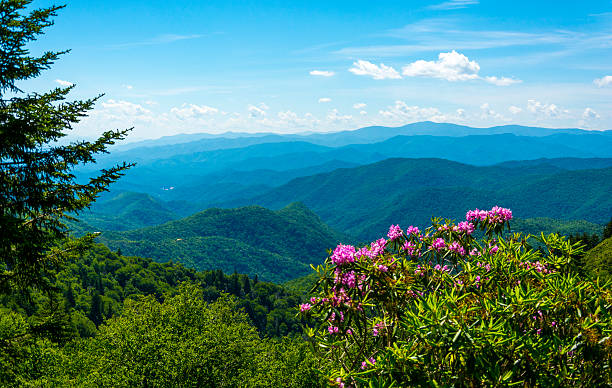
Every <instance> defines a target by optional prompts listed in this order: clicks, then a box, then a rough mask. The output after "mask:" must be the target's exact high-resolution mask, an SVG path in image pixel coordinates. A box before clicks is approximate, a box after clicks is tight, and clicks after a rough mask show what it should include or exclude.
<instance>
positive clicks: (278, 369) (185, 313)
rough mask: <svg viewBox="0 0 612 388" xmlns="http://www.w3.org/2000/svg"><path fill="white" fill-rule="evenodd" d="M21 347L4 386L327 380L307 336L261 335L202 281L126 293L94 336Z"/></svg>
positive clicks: (230, 300) (287, 383)
mask: <svg viewBox="0 0 612 388" xmlns="http://www.w3.org/2000/svg"><path fill="white" fill-rule="evenodd" d="M20 351H21V353H22V358H21V362H20V363H16V364H13V365H10V367H11V369H10V370H7V369H3V373H1V374H0V376H1V377H4V378H3V379H2V380H0V381H1V382H2V384H3V386H20V385H31V386H61V387H71V386H97V387H117V386H122V387H133V386H157V387H174V386H181V387H201V386H207V387H213V386H214V387H238V386H249V387H269V386H286V387H309V386H320V385H321V382H320V381H319V375H318V372H317V366H318V365H317V364H316V363H315V362H316V361H315V359H314V358H313V356H312V353H311V352H310V351H309V349H308V347H307V346H306V344H305V343H304V342H302V341H301V340H298V339H284V340H272V339H265V338H263V339H262V338H260V336H259V335H258V333H257V330H256V329H255V327H253V326H252V325H251V324H250V322H249V319H248V316H247V315H246V314H245V313H243V312H240V311H239V310H238V306H237V302H236V300H235V299H233V298H230V297H228V296H223V295H222V296H221V297H220V298H219V299H218V300H216V301H215V302H207V301H206V300H205V297H204V295H203V293H202V290H201V288H199V287H197V286H194V285H187V284H186V285H184V286H182V287H181V288H180V290H179V292H178V293H177V294H176V295H175V296H172V297H168V298H167V299H166V300H165V301H164V302H163V303H160V302H159V301H157V299H156V298H154V297H153V296H145V297H139V298H136V299H134V300H131V299H130V300H127V301H126V303H125V307H124V309H123V312H122V313H121V314H120V315H119V316H116V317H114V318H112V319H110V320H108V321H106V322H105V323H104V324H103V325H102V326H101V327H100V331H99V333H98V334H97V335H96V336H95V337H93V338H83V339H75V340H73V341H70V342H68V343H67V344H66V345H64V346H58V345H57V344H54V343H53V342H52V341H49V340H48V339H40V340H37V341H34V342H32V343H31V344H29V346H27V347H22V348H21V349H20ZM3 366H7V365H6V364H5V365H3ZM7 371H11V372H14V373H13V375H12V376H7V375H6V374H7ZM7 377H11V378H7Z"/></svg>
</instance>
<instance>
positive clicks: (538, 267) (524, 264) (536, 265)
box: [519, 260, 554, 273]
mask: <svg viewBox="0 0 612 388" xmlns="http://www.w3.org/2000/svg"><path fill="white" fill-rule="evenodd" d="M519 267H521V268H526V269H534V270H536V271H537V272H540V273H553V272H554V271H553V270H550V269H548V268H547V267H546V263H540V261H539V260H538V261H536V262H535V263H532V262H531V261H525V262H522V263H520V264H519Z"/></svg>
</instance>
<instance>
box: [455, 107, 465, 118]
mask: <svg viewBox="0 0 612 388" xmlns="http://www.w3.org/2000/svg"><path fill="white" fill-rule="evenodd" d="M456 112H457V117H460V118H464V117H465V109H461V108H459V109H457V111H456Z"/></svg>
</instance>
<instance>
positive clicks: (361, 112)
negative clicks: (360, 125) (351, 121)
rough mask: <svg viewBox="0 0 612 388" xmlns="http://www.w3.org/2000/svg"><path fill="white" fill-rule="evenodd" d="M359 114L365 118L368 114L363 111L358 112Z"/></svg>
mask: <svg viewBox="0 0 612 388" xmlns="http://www.w3.org/2000/svg"><path fill="white" fill-rule="evenodd" d="M359 114H360V115H362V116H365V115H367V114H368V112H366V111H365V110H362V111H359Z"/></svg>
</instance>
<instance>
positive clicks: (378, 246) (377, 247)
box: [355, 238, 387, 259]
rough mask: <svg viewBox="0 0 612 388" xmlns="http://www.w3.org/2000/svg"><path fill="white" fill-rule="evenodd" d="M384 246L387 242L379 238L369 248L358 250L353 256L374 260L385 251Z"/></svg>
mask: <svg viewBox="0 0 612 388" xmlns="http://www.w3.org/2000/svg"><path fill="white" fill-rule="evenodd" d="M386 245H387V240H385V239H384V238H380V239H378V240H376V241H373V242H372V243H371V244H370V248H368V247H362V248H359V250H358V251H357V253H356V254H355V257H358V258H363V257H369V258H370V259H375V258H376V257H378V256H379V255H381V254H382V253H383V252H384V251H385V246H386Z"/></svg>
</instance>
